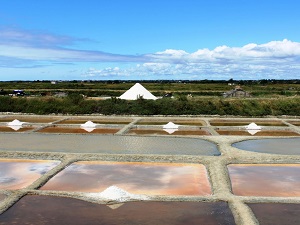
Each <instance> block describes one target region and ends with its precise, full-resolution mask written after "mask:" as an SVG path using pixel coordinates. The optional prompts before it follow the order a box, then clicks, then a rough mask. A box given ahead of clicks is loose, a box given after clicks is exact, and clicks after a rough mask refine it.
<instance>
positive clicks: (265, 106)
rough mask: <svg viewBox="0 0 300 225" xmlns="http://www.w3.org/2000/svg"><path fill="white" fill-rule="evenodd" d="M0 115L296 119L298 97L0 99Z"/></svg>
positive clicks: (73, 95) (299, 108)
mask: <svg viewBox="0 0 300 225" xmlns="http://www.w3.org/2000/svg"><path fill="white" fill-rule="evenodd" d="M0 111H1V112H22V113H35V114H51V113H55V114H92V113H99V114H104V115H113V114H115V115H132V114H133V115H215V114H218V115H239V116H266V115H274V116H276V115H293V116H296V115H299V112H300V97H293V98H279V99H221V98H203V99H188V98H186V97H185V96H181V97H180V98H176V99H170V98H163V99H158V100H156V101H154V100H144V99H138V100H136V101H126V100H121V99H117V98H114V97H113V98H111V99H107V100H86V99H84V98H83V97H82V96H81V95H78V94H72V95H69V96H68V97H65V98H54V97H45V98H23V97H18V98H11V97H7V96H1V97H0Z"/></svg>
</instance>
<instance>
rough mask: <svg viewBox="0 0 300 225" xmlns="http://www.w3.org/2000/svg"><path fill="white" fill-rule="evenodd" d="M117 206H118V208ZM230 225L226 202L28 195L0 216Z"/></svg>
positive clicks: (103, 223) (23, 220)
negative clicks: (105, 201)
mask: <svg viewBox="0 0 300 225" xmlns="http://www.w3.org/2000/svg"><path fill="white" fill-rule="evenodd" d="M118 206H119V207H118ZM45 221H47V222H46V223H47V224H48V225H51V224H53V225H65V224H72V225H81V224H82V225H83V224H99V225H107V224H120V225H122V224H124V225H125V224H144V225H148V224H149V225H150V224H151V225H152V224H156V225H166V224H172V225H186V224H189V225H199V224H205V225H233V224H235V222H234V218H233V215H232V213H231V211H230V209H229V207H228V204H227V203H225V202H129V203H125V204H123V205H116V207H114V205H101V204H94V203H90V202H85V201H81V200H78V199H72V198H63V197H52V196H34V195H32V196H30V195H27V196H25V197H23V198H22V199H21V200H19V201H18V202H17V203H16V204H14V205H13V206H12V207H11V208H9V209H8V210H7V211H6V212H4V213H3V214H1V215H0V224H3V225H4V224H5V225H12V224H45Z"/></svg>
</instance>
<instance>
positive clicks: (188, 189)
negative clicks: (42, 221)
mask: <svg viewBox="0 0 300 225" xmlns="http://www.w3.org/2000/svg"><path fill="white" fill-rule="evenodd" d="M79 180H80V182H78V181H79ZM110 186H117V187H119V188H121V189H123V190H125V191H127V192H130V193H132V194H146V195H210V194H211V187H210V183H209V180H208V175H207V172H206V168H205V166H203V165H200V164H178V163H144V162H99V161H93V162H87V161H81V162H76V163H73V164H72V165H70V166H69V167H67V168H66V169H64V170H63V171H62V172H60V173H59V174H58V175H56V176H54V177H53V178H52V179H50V180H49V182H48V183H46V184H45V185H44V186H43V187H42V188H41V190H56V191H80V192H102V191H104V190H105V189H106V188H108V187H110Z"/></svg>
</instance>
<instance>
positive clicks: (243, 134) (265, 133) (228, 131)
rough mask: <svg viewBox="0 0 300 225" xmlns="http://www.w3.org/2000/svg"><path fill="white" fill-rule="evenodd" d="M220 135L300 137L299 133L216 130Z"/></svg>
mask: <svg viewBox="0 0 300 225" xmlns="http://www.w3.org/2000/svg"><path fill="white" fill-rule="evenodd" d="M216 131H217V132H218V133H219V134H220V135H235V136H300V134H299V133H296V132H293V131H283V130H257V131H254V132H253V130H249V131H246V130H244V131H240V130H216ZM252 132H253V133H252Z"/></svg>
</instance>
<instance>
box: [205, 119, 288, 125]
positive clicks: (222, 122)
mask: <svg viewBox="0 0 300 225" xmlns="http://www.w3.org/2000/svg"><path fill="white" fill-rule="evenodd" d="M209 123H210V125H212V126H246V125H249V124H250V123H256V124H257V125H259V126H287V125H286V124H284V123H283V122H281V121H274V120H272V121H266V120H265V121H261V120H210V121H209Z"/></svg>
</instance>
